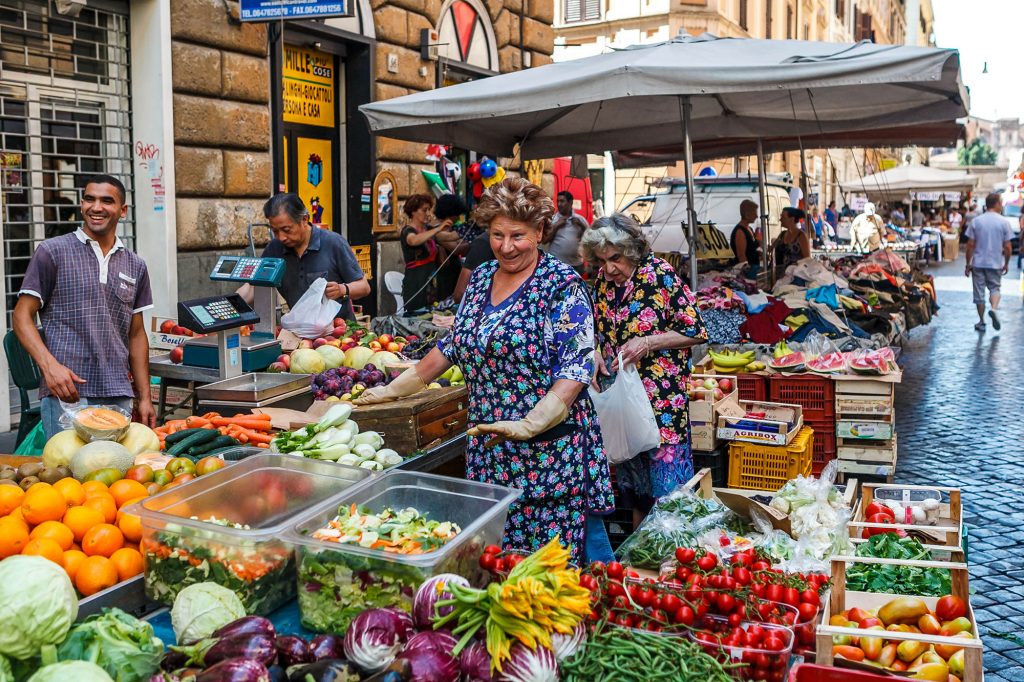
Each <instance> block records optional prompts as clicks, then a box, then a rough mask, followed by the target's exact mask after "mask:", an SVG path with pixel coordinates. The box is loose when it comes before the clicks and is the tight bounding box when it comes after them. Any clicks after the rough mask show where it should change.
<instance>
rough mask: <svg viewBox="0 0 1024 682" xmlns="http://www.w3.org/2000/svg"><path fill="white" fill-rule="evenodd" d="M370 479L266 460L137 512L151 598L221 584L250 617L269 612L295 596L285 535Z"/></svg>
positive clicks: (315, 464) (317, 465) (299, 460)
mask: <svg viewBox="0 0 1024 682" xmlns="http://www.w3.org/2000/svg"><path fill="white" fill-rule="evenodd" d="M370 477H371V473H370V472H369V471H366V470H365V469H357V468H352V467H346V466H341V465H340V464H335V463H333V462H324V461H320V460H312V459H305V458H303V457H295V456H292V455H279V454H259V455H254V456H252V457H248V458H246V459H245V460H243V461H241V462H238V463H237V464H233V465H231V466H229V467H225V468H223V469H220V470H219V471H215V472H214V473H211V474H207V475H206V476H203V477H201V478H198V479H196V480H194V481H192V482H190V483H188V484H187V485H182V486H179V487H175V488H172V489H171V490H168V491H166V492H163V493H160V494H159V495H154V496H153V497H150V498H147V499H145V500H143V501H142V502H139V503H138V504H135V505H133V506H132V507H131V508H129V510H128V513H131V514H138V516H139V517H140V518H141V520H142V542H141V549H142V554H143V556H144V557H145V560H146V569H145V583H146V595H147V596H148V597H149V598H150V599H153V600H155V601H159V602H162V603H164V604H168V605H170V604H172V603H173V602H174V598H175V597H176V596H177V594H178V592H180V591H181V589H182V588H184V587H187V586H188V585H192V584H194V583H200V582H215V583H217V584H219V585H222V586H224V587H227V588H228V589H230V590H233V591H234V592H235V593H236V594H237V595H238V597H239V599H241V600H242V603H243V604H245V609H246V612H247V613H250V614H253V613H255V614H260V615H265V614H267V613H269V612H270V611H272V610H274V609H275V608H277V607H278V606H280V605H281V604H283V603H284V602H285V601H287V600H288V599H290V598H292V597H293V596H294V595H295V556H294V547H293V546H292V545H291V544H290V543H289V542H288V541H286V540H284V539H283V536H284V534H285V530H286V529H287V528H288V527H289V526H290V524H292V523H293V522H294V520H295V518H296V516H297V515H298V514H301V513H303V512H305V511H307V510H309V509H310V508H311V507H314V506H316V505H318V504H321V503H323V502H324V501H325V500H328V499H330V498H331V497H334V496H337V495H338V494H339V493H340V492H342V491H344V490H346V489H348V488H350V487H352V486H356V485H359V484H361V483H363V482H364V481H366V480H367V479H369V478H370ZM210 519H216V521H210ZM228 524H232V525H228ZM235 524H237V525H235Z"/></svg>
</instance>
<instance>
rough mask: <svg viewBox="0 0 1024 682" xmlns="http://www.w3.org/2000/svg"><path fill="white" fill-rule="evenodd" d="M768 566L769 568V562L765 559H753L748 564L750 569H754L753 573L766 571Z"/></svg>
mask: <svg viewBox="0 0 1024 682" xmlns="http://www.w3.org/2000/svg"><path fill="white" fill-rule="evenodd" d="M769 568H771V564H769V563H768V562H767V561H755V562H754V563H753V564H751V566H750V570H752V571H754V572H755V573H757V572H758V571H767V570H768V569H769Z"/></svg>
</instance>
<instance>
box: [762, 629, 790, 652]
mask: <svg viewBox="0 0 1024 682" xmlns="http://www.w3.org/2000/svg"><path fill="white" fill-rule="evenodd" d="M764 648H765V649H767V650H768V651H782V650H783V649H785V648H786V643H785V642H784V641H783V640H782V638H781V637H779V636H778V635H776V634H774V633H772V634H770V635H768V636H767V637H765V638H764Z"/></svg>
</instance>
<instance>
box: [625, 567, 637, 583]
mask: <svg viewBox="0 0 1024 682" xmlns="http://www.w3.org/2000/svg"><path fill="white" fill-rule="evenodd" d="M623 575H625V576H626V577H627V578H635V579H636V580H639V579H640V574H639V573H637V572H636V571H634V570H633V569H632V568H627V569H626V570H625V571H624V572H623Z"/></svg>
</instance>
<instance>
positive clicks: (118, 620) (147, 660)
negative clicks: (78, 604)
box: [57, 609, 164, 682]
mask: <svg viewBox="0 0 1024 682" xmlns="http://www.w3.org/2000/svg"><path fill="white" fill-rule="evenodd" d="M163 653H164V643H163V642H161V641H160V639H159V638H158V637H156V636H155V635H154V634H153V626H152V625H150V624H149V623H147V622H145V621H141V620H139V619H138V618H135V617H133V616H131V615H129V614H127V613H125V612H124V611H122V610H121V609H103V613H102V614H101V615H95V616H90V617H89V618H86V619H85V620H84V621H82V622H81V623H79V624H78V625H75V626H74V627H73V628H71V632H69V633H68V638H67V639H65V640H64V642H63V644H61V645H60V647H59V648H58V649H57V657H58V658H59V659H60V660H62V661H89V662H90V663H95V664H96V665H98V666H100V667H101V668H103V669H104V670H105V671H107V673H108V674H109V675H110V676H111V677H114V678H116V679H117V681H118V682H144V681H145V680H148V679H149V678H150V676H151V675H153V674H154V673H155V672H156V671H157V670H159V669H160V658H161V657H162V656H163Z"/></svg>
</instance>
